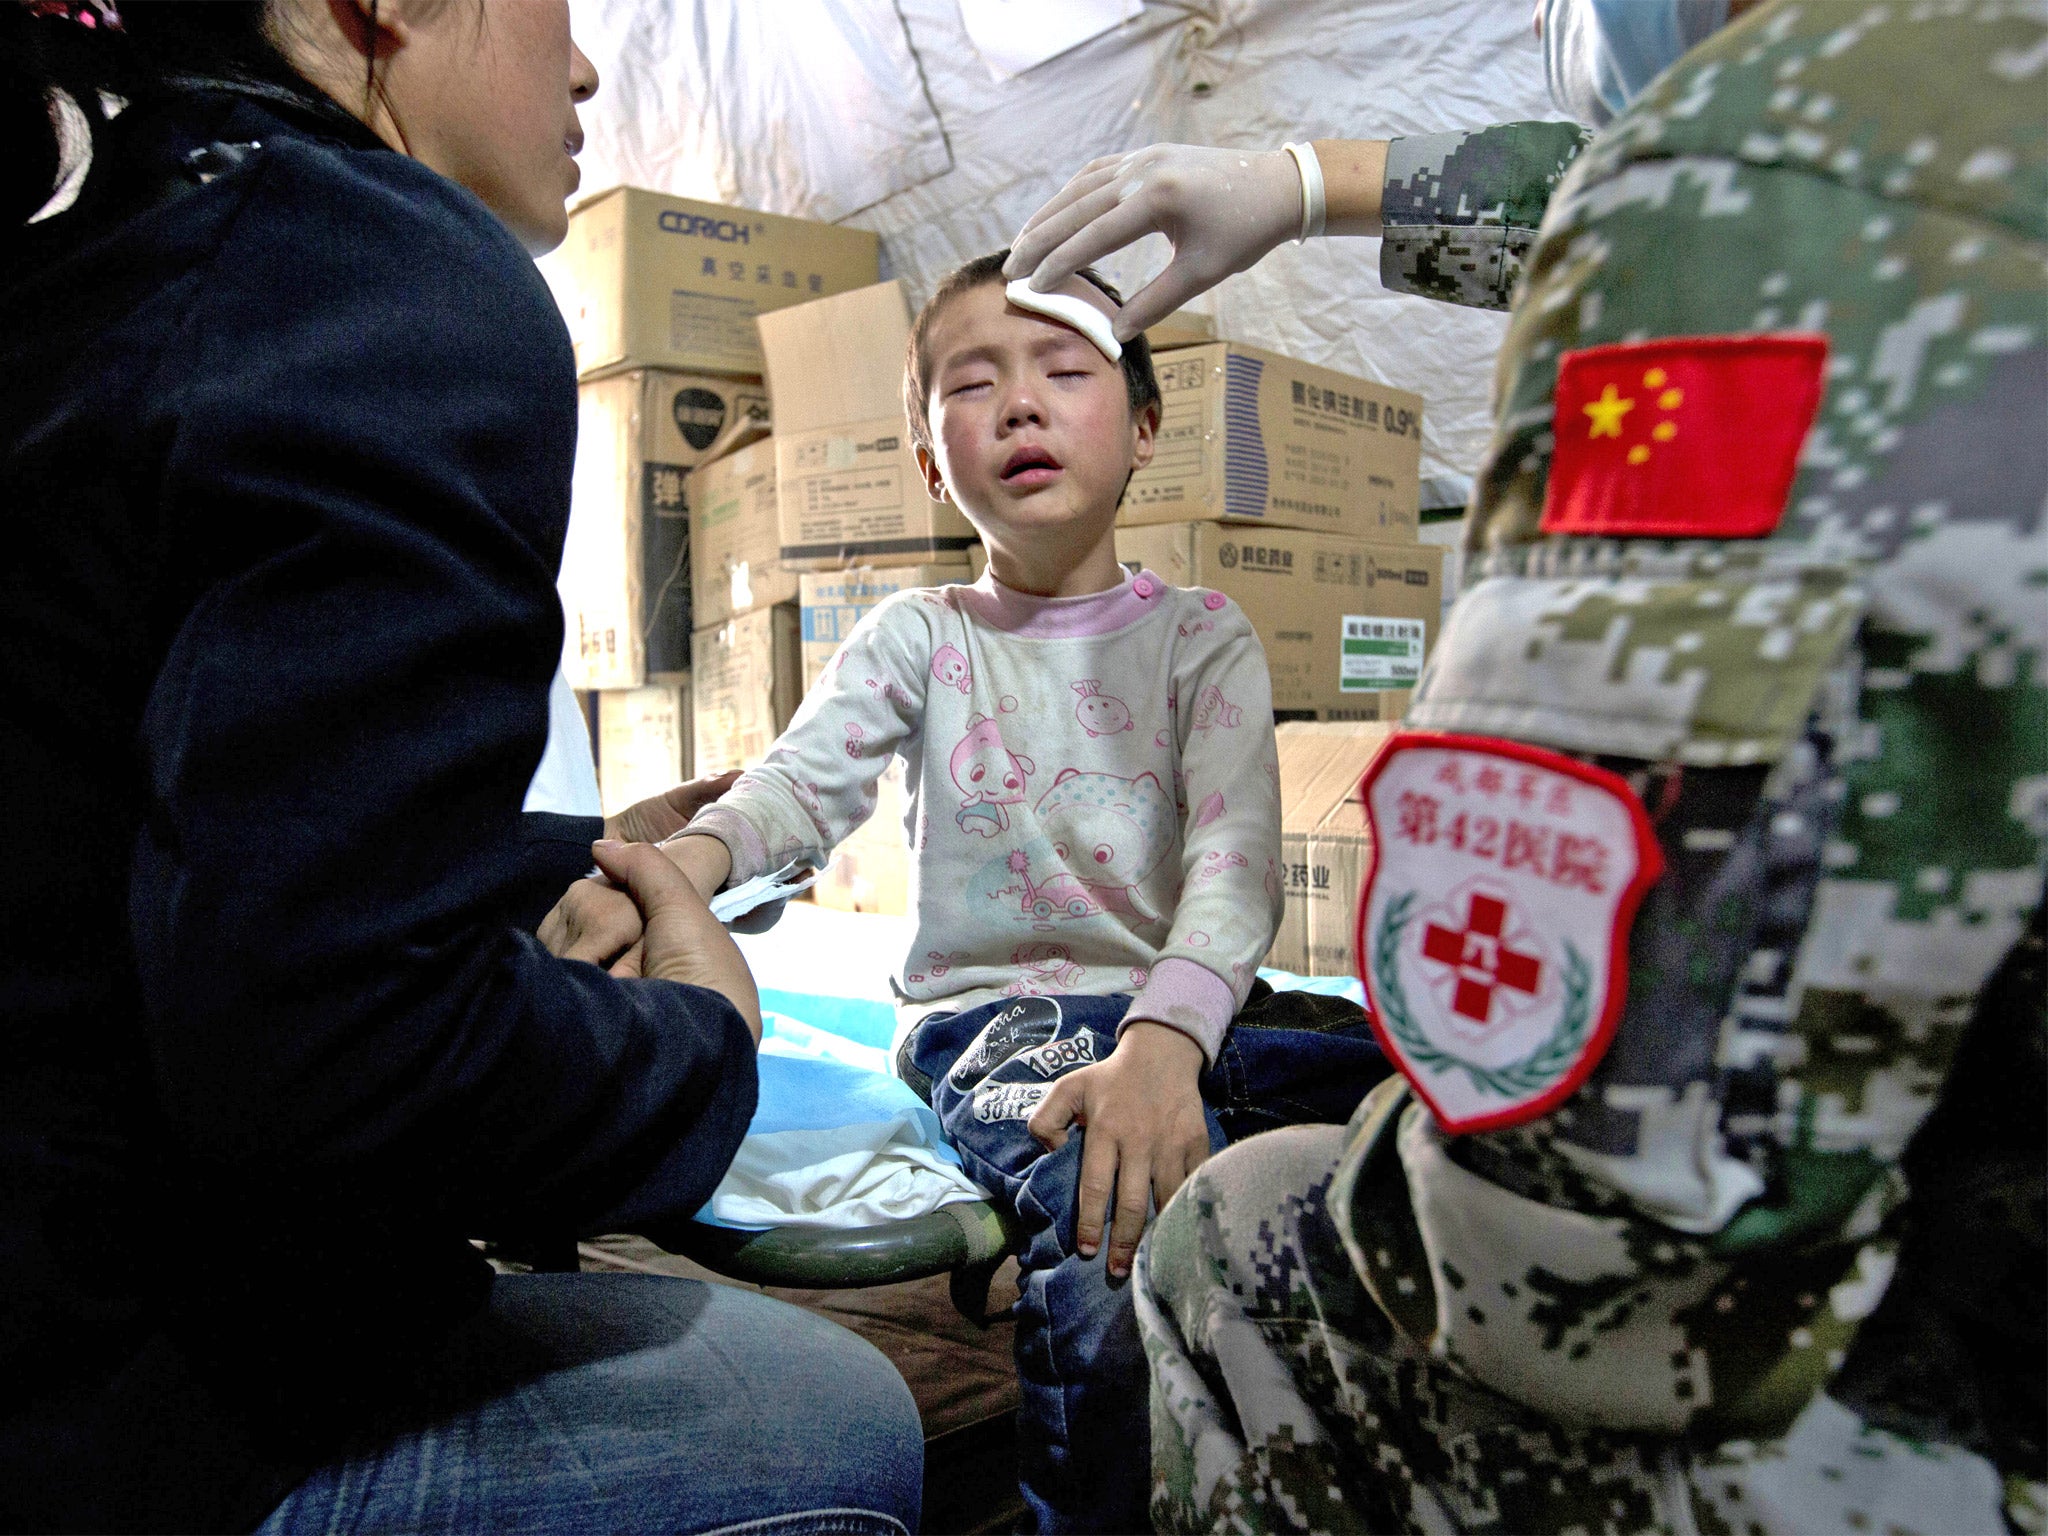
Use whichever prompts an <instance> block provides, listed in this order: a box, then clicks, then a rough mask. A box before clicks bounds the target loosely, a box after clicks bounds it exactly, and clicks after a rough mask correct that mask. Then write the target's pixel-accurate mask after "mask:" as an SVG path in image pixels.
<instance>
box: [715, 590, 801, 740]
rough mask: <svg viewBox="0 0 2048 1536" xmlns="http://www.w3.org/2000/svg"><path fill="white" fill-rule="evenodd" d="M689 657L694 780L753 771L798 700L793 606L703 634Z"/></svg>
mask: <svg viewBox="0 0 2048 1536" xmlns="http://www.w3.org/2000/svg"><path fill="white" fill-rule="evenodd" d="M692 650H693V652H694V654H695V655H696V657H697V664H696V666H694V667H693V668H691V670H690V692H691V695H692V700H691V703H692V710H691V713H692V717H693V719H694V721H695V743H696V744H695V749H694V753H693V756H694V767H695V770H696V775H697V776H698V777H699V778H701V777H704V776H705V775H707V774H714V773H723V772H725V770H726V769H728V768H751V767H753V766H754V765H755V764H756V763H758V762H760V761H761V759H762V758H764V757H766V756H767V755H768V749H769V747H771V746H773V745H774V744H775V738H776V737H777V736H779V735H781V734H782V729H783V727H784V726H786V725H788V724H789V717H790V716H791V715H793V714H795V713H796V706H797V701H798V700H799V699H801V698H802V697H803V670H802V666H803V664H802V659H801V658H800V657H799V655H798V653H797V612H796V604H795V603H777V604H776V605H775V606H774V607H772V608H756V609H755V610H754V611H753V612H752V613H743V614H740V615H739V616H738V617H737V618H732V619H728V620H727V621H726V622H725V623H723V624H721V625H719V626H718V627H717V628H715V629H700V630H698V631H697V633H696V636H695V638H694V640H693V642H692Z"/></svg>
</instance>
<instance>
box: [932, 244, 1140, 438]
mask: <svg viewBox="0 0 2048 1536" xmlns="http://www.w3.org/2000/svg"><path fill="white" fill-rule="evenodd" d="M1009 259H1010V253H1009V252H1008V251H1007V250H1003V251H996V252H994V253H992V254H991V255H987V256H977V257H975V258H974V260H972V261H970V262H968V263H967V265H966V266H964V267H961V268H959V269H958V270H956V271H954V272H952V273H951V274H949V275H948V276H947V278H946V280H945V281H944V282H942V283H940V284H939V286H938V287H937V288H936V289H935V290H934V291H933V293H932V296H931V297H930V298H928V299H926V300H925V301H924V308H923V309H921V310H919V311H918V312H917V320H916V323H914V324H913V325H912V326H911V327H910V346H909V349H908V352H907V354H906V355H905V357H904V359H903V414H904V415H905V416H907V417H908V418H909V420H910V439H911V441H912V442H914V443H916V444H917V445H918V446H919V447H920V448H923V449H924V450H925V451H926V452H927V453H929V452H930V451H931V446H932V420H931V410H930V400H931V388H932V372H931V358H930V357H929V356H928V355H927V354H928V343H929V342H930V339H931V329H932V323H933V322H934V321H935V320H937V319H938V316H939V311H940V310H942V309H944V308H945V307H946V306H947V305H948V304H949V303H951V302H952V301H953V300H954V299H957V298H959V297H960V295H961V294H963V293H966V292H968V291H969V290H971V289H975V288H979V287H981V286H983V285H984V284H986V283H995V284H998V285H1000V284H1002V283H1003V281H1004V278H1003V263H1004V262H1006V261H1008V260H1009ZM1075 276H1077V277H1082V278H1086V279H1087V280H1088V281H1089V282H1091V283H1093V284H1094V285H1095V286H1096V287H1097V288H1099V289H1101V290H1102V292H1103V293H1104V294H1106V295H1108V297H1109V301H1110V303H1112V304H1117V305H1121V304H1122V303H1123V301H1124V296H1123V295H1122V294H1120V293H1118V292H1117V291H1116V286H1115V285H1114V284H1113V283H1111V282H1110V281H1109V279H1108V278H1106V277H1104V276H1102V275H1101V274H1100V273H1099V272H1097V271H1096V270H1095V269H1094V268H1093V267H1083V268H1082V269H1081V270H1080V271H1079V272H1077V273H1076V274H1075ZM1122 366H1123V370H1124V390H1125V392H1126V394H1128V396H1129V397H1130V402H1131V416H1132V417H1133V419H1135V418H1136V417H1137V416H1138V415H1139V413H1140V412H1142V411H1143V410H1144V409H1145V408H1146V407H1147V406H1155V405H1157V404H1159V376H1158V375H1157V374H1155V373H1154V372H1153V371H1152V345H1151V343H1150V342H1148V341H1146V340H1145V338H1144V336H1143V335H1142V334H1140V335H1137V336H1133V337H1132V338H1131V339H1130V340H1129V341H1127V342H1125V343H1124V356H1123V364H1122Z"/></svg>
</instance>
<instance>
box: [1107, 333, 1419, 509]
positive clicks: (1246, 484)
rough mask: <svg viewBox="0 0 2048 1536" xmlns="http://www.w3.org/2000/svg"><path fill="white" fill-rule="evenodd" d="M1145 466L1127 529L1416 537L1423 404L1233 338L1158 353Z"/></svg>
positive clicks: (1127, 499) (1136, 480)
mask: <svg viewBox="0 0 2048 1536" xmlns="http://www.w3.org/2000/svg"><path fill="white" fill-rule="evenodd" d="M1154 371H1155V372H1157V374H1158V375H1159V391H1160V401H1161V407H1160V423H1159V438H1158V444H1157V448H1156V450H1155V452H1154V454H1153V458H1152V462H1151V464H1149V465H1148V466H1147V467H1146V468H1144V469H1143V470H1141V471H1139V472H1138V474H1136V475H1135V476H1133V477H1132V480H1131V484H1130V489H1129V490H1128V491H1127V492H1126V493H1125V495H1124V504H1123V510H1122V511H1121V512H1119V513H1118V514H1117V521H1118V523H1119V524H1120V525H1122V526H1125V527H1139V526H1142V525H1145V524H1150V523H1179V522H1189V521H1193V520H1196V519H1205V520H1210V521H1215V522H1225V523H1259V524H1263V525H1265V526H1267V527H1270V528H1307V529H1315V530H1317V531H1319V532H1323V533H1334V534H1340V535H1342V536H1344V537H1346V538H1352V539H1372V540H1375V541H1377V542H1380V543H1395V542H1401V541H1404V540H1410V539H1413V538H1414V537H1415V527H1416V517H1417V508H1418V506H1419V505H1420V501H1421V480H1420V468H1421V463H1422V397H1421V396H1420V395H1416V394H1410V393H1409V392H1408V391H1407V390H1405V389H1393V388H1390V387H1389V386H1387V385H1385V384H1374V383H1371V382H1369V381H1367V380H1365V379H1355V378H1352V377H1351V376H1350V375H1348V374H1343V373H1338V372H1336V371H1335V370H1334V369H1330V368H1318V367H1316V366H1315V365H1314V364H1313V363H1304V362H1299V361H1297V360H1296V359H1294V358H1291V357H1282V356H1281V355H1280V354H1279V353H1277V352H1264V351H1261V350H1259V349H1258V348H1256V347H1247V346H1244V345H1242V344H1240V343H1238V342H1234V341H1214V342H1207V343H1203V344H1199V345H1193V346H1184V347H1177V348H1175V349H1173V350H1172V351H1169V352H1165V353H1163V354H1162V355H1161V356H1160V357H1159V359H1158V361H1157V362H1156V364H1155V365H1154Z"/></svg>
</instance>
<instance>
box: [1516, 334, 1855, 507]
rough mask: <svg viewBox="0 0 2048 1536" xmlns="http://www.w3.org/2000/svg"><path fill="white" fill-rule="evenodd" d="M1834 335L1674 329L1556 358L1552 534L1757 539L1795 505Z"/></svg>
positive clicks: (1547, 499)
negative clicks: (1796, 479)
mask: <svg viewBox="0 0 2048 1536" xmlns="http://www.w3.org/2000/svg"><path fill="white" fill-rule="evenodd" d="M1827 356H1828V342H1827V338H1826V337H1825V336H1817V335H1816V336H1806V335H1780V336H1676V337H1669V338H1666V339H1665V340H1662V341H1644V342H1631V343H1629V344H1627V345H1623V346H1610V347H1586V348H1583V349H1581V350H1580V351H1577V352H1567V353H1565V354H1564V356H1563V357H1562V358H1561V359H1560V360H1559V362H1558V368H1557V398H1556V405H1555V409H1554V411H1553V413H1552V417H1551V427H1552V430H1553V432H1554V433H1555V436H1556V448H1555V450H1554V452H1553V454H1552V456H1551V461H1550V483H1549V486H1548V487H1547V489H1546V490H1545V491H1544V494H1543V521H1542V523H1541V524H1540V527H1541V528H1542V531H1543V532H1545V533H1576V534H1593V535H1598V536H1601V537H1607V538H1629V537H1634V538H1663V539H1683V538H1708V539H1752V538H1761V537H1763V536H1764V535H1765V534H1767V533H1770V532H1771V531H1772V530H1774V529H1775V528H1776V527H1777V526H1778V523H1779V521H1780V520H1781V519H1782V518H1783V517H1784V515H1785V502H1786V498H1787V496H1788V495H1789V494H1790V493H1791V490H1792V477H1793V476H1794V475H1795V474H1796V473H1797V472H1798V469H1799V450H1800V447H1801V446H1802V445H1803V444H1804V443H1805V441H1806V434H1807V432H1808V430H1809V429H1810V428H1811V427H1812V426H1813V418H1814V413H1815V412H1816V411H1818V410H1819V409H1820V398H1821V386H1822V380H1823V376H1824V373H1825V370H1826V366H1827Z"/></svg>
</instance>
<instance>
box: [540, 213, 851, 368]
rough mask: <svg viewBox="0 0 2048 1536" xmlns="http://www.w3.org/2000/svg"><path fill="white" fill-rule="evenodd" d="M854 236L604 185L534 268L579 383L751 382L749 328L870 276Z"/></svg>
mask: <svg viewBox="0 0 2048 1536" xmlns="http://www.w3.org/2000/svg"><path fill="white" fill-rule="evenodd" d="M880 252H881V245H880V241H879V240H878V238H877V237H876V236H875V235H874V234H873V233H871V232H870V231H868V230H864V229H842V228H840V227H839V226H838V225H834V224H818V223H814V222H813V221H811V220H809V219H790V218H784V217H782V216H781V215H780V214H773V213H756V212H753V211H752V210H750V209H746V208H726V207H722V206H720V205H719V204H717V203H699V202H693V201H691V200H690V199H689V198H686V197H669V196H667V195H666V194H664V193H660V192H649V191H646V190H644V189H642V188H640V187H614V188H612V189H611V190H610V191H607V192H600V193H598V194H597V195H596V196H594V197H591V198H588V199H586V200H584V201H583V202H581V203H579V204H577V206H576V207H575V208H574V209H573V210H572V211H571V212H570V215H569V235H568V238H567V239H566V240H564V241H563V242H562V246H561V249H559V250H557V251H556V252H554V253H553V254H552V255H550V256H546V257H543V258H542V260H541V262H540V268H541V271H542V273H543V274H544V275H545V276H546V277H547V280H548V285H549V286H550V287H551V288H552V289H553V290H554V293H555V302H556V303H557V304H558V305H559V306H560V307H561V310H562V315H563V318H564V319H565V320H566V321H567V322H568V325H569V338H570V340H571V341H572V342H574V344H575V347H576V373H577V376H578V377H579V378H596V377H599V376H601V375H603V374H605V373H607V372H611V371H615V370H617V369H621V368H633V367H654V368H680V369H688V370H690V371H693V372H698V373H739V374H758V373H760V372H761V342H760V337H759V336H758V335H757V334H756V333H755V330H754V320H755V317H756V316H758V315H764V314H767V313H769V312H770V311H773V310H779V309H782V308H784V307H785V306H787V305H791V304H802V303H805V302H807V301H809V300H811V299H815V298H819V297H821V296H822V295H825V294H831V293H843V292H845V291H846V290H848V289H850V288H864V287H866V286H868V285H869V284H871V283H873V282H874V281H875V279H876V278H878V277H879V276H880V275H881V269H880V262H881V255H880Z"/></svg>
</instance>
